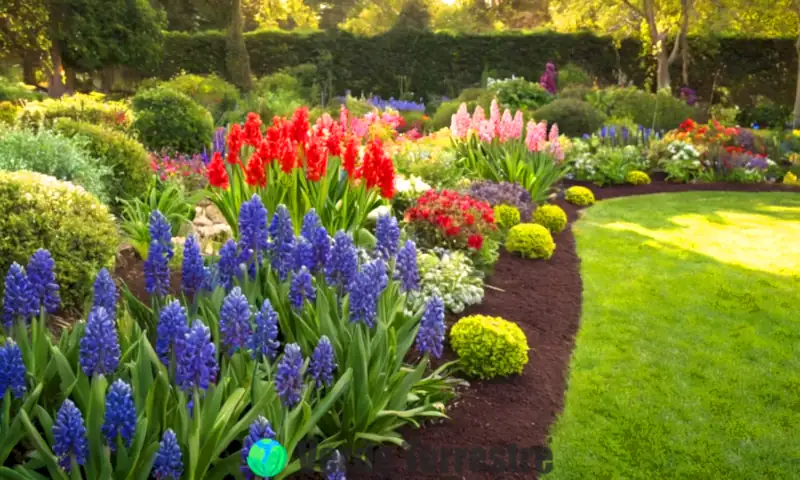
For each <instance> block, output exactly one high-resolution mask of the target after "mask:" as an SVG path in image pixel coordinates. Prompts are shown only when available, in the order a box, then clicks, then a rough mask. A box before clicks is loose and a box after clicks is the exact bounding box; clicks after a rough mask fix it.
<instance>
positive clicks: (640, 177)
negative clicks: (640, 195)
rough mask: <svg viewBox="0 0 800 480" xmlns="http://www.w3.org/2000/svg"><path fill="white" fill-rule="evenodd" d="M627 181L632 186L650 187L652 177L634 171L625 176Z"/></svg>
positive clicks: (639, 171)
mask: <svg viewBox="0 0 800 480" xmlns="http://www.w3.org/2000/svg"><path fill="white" fill-rule="evenodd" d="M625 181H626V182H628V183H630V184H632V185H649V184H650V175H648V174H646V173H644V172H642V171H641V170H634V171H632V172H628V175H627V176H625Z"/></svg>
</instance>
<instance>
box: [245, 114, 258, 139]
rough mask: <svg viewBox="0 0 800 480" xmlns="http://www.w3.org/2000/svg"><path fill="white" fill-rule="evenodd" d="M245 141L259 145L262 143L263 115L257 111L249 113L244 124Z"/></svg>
mask: <svg viewBox="0 0 800 480" xmlns="http://www.w3.org/2000/svg"><path fill="white" fill-rule="evenodd" d="M244 143H246V144H247V145H250V146H251V147H257V146H258V145H259V144H260V143H261V117H260V116H259V115H258V114H257V113H253V112H250V113H248V114H247V121H246V122H245V124H244Z"/></svg>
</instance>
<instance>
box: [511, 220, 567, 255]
mask: <svg viewBox="0 0 800 480" xmlns="http://www.w3.org/2000/svg"><path fill="white" fill-rule="evenodd" d="M555 249H556V244H555V242H554V241H553V235H552V234H551V233H550V230H548V229H546V228H545V227H543V226H541V225H537V224H534V223H522V224H520V225H517V226H516V227H514V228H512V229H511V230H509V231H508V236H507V237H506V250H508V251H509V252H511V253H518V254H520V255H521V256H522V258H543V259H545V260H547V259H549V258H550V257H552V256H553V252H554V251H555Z"/></svg>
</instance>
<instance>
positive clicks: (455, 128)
mask: <svg viewBox="0 0 800 480" xmlns="http://www.w3.org/2000/svg"><path fill="white" fill-rule="evenodd" d="M471 123H472V118H471V117H470V116H469V112H468V111H467V104H466V103H462V104H461V106H460V107H458V111H457V112H456V113H455V114H453V116H452V117H451V121H450V134H451V135H452V136H454V137H456V138H466V137H467V134H469V127H470V124H471Z"/></svg>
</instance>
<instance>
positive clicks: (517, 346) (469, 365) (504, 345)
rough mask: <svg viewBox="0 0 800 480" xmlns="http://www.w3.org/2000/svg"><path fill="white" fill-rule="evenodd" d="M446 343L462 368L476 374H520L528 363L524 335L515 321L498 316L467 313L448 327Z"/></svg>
mask: <svg viewBox="0 0 800 480" xmlns="http://www.w3.org/2000/svg"><path fill="white" fill-rule="evenodd" d="M450 345H451V346H452V347H453V351H454V352H455V353H456V354H457V355H458V356H459V357H460V359H461V361H460V365H461V368H463V369H464V371H465V372H466V373H467V374H469V375H473V376H475V377H478V378H483V379H487V378H495V377H505V376H508V375H514V374H521V373H522V371H523V369H524V368H525V365H527V364H528V350H529V347H528V339H527V338H525V333H524V332H523V331H522V329H521V328H519V325H517V324H516V323H513V322H509V321H508V320H504V319H502V318H500V317H488V316H485V315H471V316H468V317H464V318H462V319H460V320H459V321H458V322H456V324H455V325H453V328H452V329H451V330H450Z"/></svg>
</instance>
